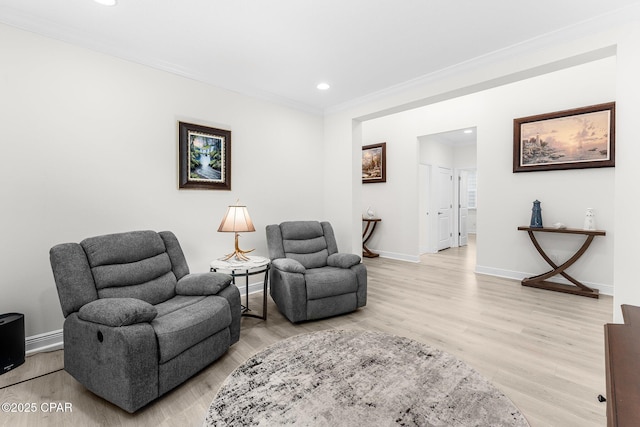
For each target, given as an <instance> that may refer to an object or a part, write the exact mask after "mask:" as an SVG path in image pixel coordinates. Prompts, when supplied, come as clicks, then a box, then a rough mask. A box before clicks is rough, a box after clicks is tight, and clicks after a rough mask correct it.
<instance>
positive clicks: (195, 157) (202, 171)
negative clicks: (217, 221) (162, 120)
mask: <svg viewBox="0 0 640 427" xmlns="http://www.w3.org/2000/svg"><path fill="white" fill-rule="evenodd" d="M178 135H179V137H178V139H179V143H178V145H179V150H180V170H179V175H180V176H179V179H180V188H197V189H210V190H231V131H230V130H223V129H216V128H212V127H207V126H201V125H195V124H191V123H184V122H178Z"/></svg>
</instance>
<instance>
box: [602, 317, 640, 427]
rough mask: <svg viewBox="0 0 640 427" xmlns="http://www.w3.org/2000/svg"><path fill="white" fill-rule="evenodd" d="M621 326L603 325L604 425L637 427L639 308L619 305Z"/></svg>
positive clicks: (639, 415)
mask: <svg viewBox="0 0 640 427" xmlns="http://www.w3.org/2000/svg"><path fill="white" fill-rule="evenodd" d="M622 316H623V318H624V325H615V324H610V323H609V324H606V325H604V356H605V370H606V376H607V426H609V427H613V426H639V425H640V405H639V404H638V402H640V372H639V371H638V360H640V307H635V306H632V305H622Z"/></svg>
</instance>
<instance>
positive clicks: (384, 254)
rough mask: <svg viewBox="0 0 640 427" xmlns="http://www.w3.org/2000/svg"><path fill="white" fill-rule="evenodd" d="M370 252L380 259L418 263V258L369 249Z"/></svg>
mask: <svg viewBox="0 0 640 427" xmlns="http://www.w3.org/2000/svg"><path fill="white" fill-rule="evenodd" d="M371 252H374V253H377V254H379V255H380V256H381V257H382V258H390V259H397V260H398V261H409V262H420V256H417V255H407V254H399V253H397V252H385V251H379V250H376V249H371Z"/></svg>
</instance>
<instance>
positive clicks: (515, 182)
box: [363, 58, 616, 293]
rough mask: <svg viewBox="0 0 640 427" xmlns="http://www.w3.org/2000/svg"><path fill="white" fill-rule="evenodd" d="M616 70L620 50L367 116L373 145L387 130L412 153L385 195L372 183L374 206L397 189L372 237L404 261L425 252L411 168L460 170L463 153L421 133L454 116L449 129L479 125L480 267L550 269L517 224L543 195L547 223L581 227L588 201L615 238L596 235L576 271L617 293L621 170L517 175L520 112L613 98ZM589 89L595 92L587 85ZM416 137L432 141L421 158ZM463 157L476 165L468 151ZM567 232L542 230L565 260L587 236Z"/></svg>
mask: <svg viewBox="0 0 640 427" xmlns="http://www.w3.org/2000/svg"><path fill="white" fill-rule="evenodd" d="M615 73H616V61H615V58H607V59H603V60H599V61H595V62H591V63H588V64H585V65H581V66H576V67H573V68H569V69H565V70H561V71H557V72H554V73H550V74H546V75H543V76H539V77H535V78H531V79H527V80H523V81H520V82H517V83H512V84H509V85H506V86H501V87H498V88H494V89H489V90H486V91H482V92H478V93H475V94H472V95H467V96H464V97H459V98H455V99H452V100H448V101H443V102H440V103H437V104H433V105H429V106H426V107H422V108H419V109H414V110H411V111H407V112H404V113H398V114H394V115H390V116H386V117H383V118H380V119H374V120H370V121H367V122H365V123H363V143H364V144H369V143H371V141H373V140H375V139H376V138H377V139H380V137H379V136H378V134H383V135H384V137H385V139H386V140H387V157H389V156H391V155H393V156H394V158H402V159H405V163H403V164H402V165H396V167H394V168H393V169H391V168H389V169H388V171H387V181H388V182H390V184H389V185H387V188H384V187H382V186H383V185H385V184H380V186H381V187H376V188H375V189H376V190H377V189H378V188H379V191H378V192H377V194H373V193H372V191H369V188H373V185H368V186H365V188H364V189H363V200H366V202H365V204H373V203H374V200H375V198H376V197H378V200H379V203H380V204H381V203H382V202H383V201H385V200H388V199H389V198H391V197H394V196H395V199H394V202H393V203H391V204H386V203H385V204H384V205H383V206H384V214H383V212H381V213H380V215H381V217H383V218H385V220H386V221H385V222H386V227H385V228H384V229H381V230H380V234H379V235H378V236H377V239H378V240H377V241H376V242H375V243H376V245H374V244H373V242H372V244H371V247H372V248H375V249H377V250H378V251H380V252H381V253H383V254H388V253H389V252H391V253H397V254H402V256H401V257H400V258H404V259H409V258H411V257H416V256H417V255H418V247H417V238H416V234H417V230H418V222H419V219H418V218H417V216H416V213H415V212H417V209H416V210H414V206H415V199H416V198H418V197H419V192H418V191H419V190H418V184H417V180H416V181H412V180H411V179H412V178H411V175H412V174H411V173H409V172H408V171H411V170H413V169H415V168H416V167H417V164H418V162H421V163H431V164H433V165H434V166H440V167H449V168H452V169H453V168H454V166H455V164H454V159H455V157H456V156H455V155H454V149H453V148H452V147H450V146H446V145H444V144H440V143H438V142H437V141H435V142H434V141H433V140H434V138H435V137H432V136H427V137H422V138H418V136H419V135H424V134H429V135H430V134H433V133H436V132H439V131H440V130H441V129H442V127H443V126H444V125H445V124H448V125H449V129H459V128H462V127H465V126H464V125H465V124H469V123H473V124H475V126H477V144H478V146H477V167H478V175H479V176H481V177H482V179H481V180H480V183H479V186H478V193H479V209H478V222H479V225H478V233H479V234H478V257H477V262H478V265H477V270H478V271H481V272H486V273H490V274H497V275H504V276H508V277H516V278H522V277H526V276H531V275H533V274H537V273H541V272H544V271H546V270H548V266H547V265H546V263H545V262H544V260H542V258H541V257H540V256H539V255H538V254H537V252H536V251H535V249H534V247H533V246H532V245H531V244H530V243H529V239H528V236H527V234H526V233H524V232H520V231H517V227H518V226H519V225H528V223H529V220H530V214H531V202H532V201H533V200H535V199H539V200H541V201H542V202H543V204H542V207H543V220H544V221H545V223H546V224H548V225H551V224H552V223H554V222H563V223H565V224H567V226H569V227H578V228H580V227H582V223H583V220H584V211H585V209H586V208H587V207H593V208H594V209H595V210H596V212H597V223H598V227H599V228H603V229H605V230H607V231H608V236H607V237H606V238H601V239H597V240H595V241H594V243H593V245H592V247H591V248H590V250H589V251H588V252H587V253H586V254H585V256H584V257H583V258H581V259H580V260H579V261H578V263H576V264H575V267H574V269H575V270H572V271H576V274H575V276H576V278H578V279H579V280H584V281H585V282H590V283H592V284H594V285H597V286H598V287H599V288H600V289H602V290H604V291H608V292H609V293H611V292H612V284H613V238H614V227H613V192H612V191H611V189H612V188H613V186H614V174H615V169H613V168H608V169H586V170H579V171H575V170H574V171H553V172H536V173H520V174H514V173H513V172H512V155H513V149H512V147H513V119H514V118H517V117H524V116H529V115H534V114H541V113H545V112H552V111H559V110H564V109H568V108H576V107H580V106H585V105H592V104H597V103H602V102H609V101H612V100H614V99H615V96H616V92H615ZM585 87H588V88H589V90H588V91H585V89H584V88H585ZM558 93H562V97H558V96H557V94H558ZM488 105H491V108H487V106H488ZM416 140H417V141H418V145H421V146H422V147H423V149H422V150H421V155H420V158H419V159H416V157H415V156H414V154H415V150H416ZM468 157H469V158H467V159H466V161H470V158H471V156H468ZM460 164H461V165H467V163H465V161H464V159H463V163H460ZM469 165H470V164H469ZM395 171H402V173H400V174H399V175H401V176H395V175H396V174H397V173H396V172H395ZM390 176H392V178H393V179H392V180H390ZM408 213H412V214H413V215H409V214H408ZM418 215H419V214H418ZM454 231H455V230H454ZM566 237H567V236H556V235H553V236H543V237H542V238H541V240H543V241H544V242H545V243H546V244H547V245H548V247H549V248H553V252H554V254H556V255H557V256H558V257H559V258H561V259H563V260H566V259H568V258H570V257H571V255H573V253H574V252H575V249H574V248H576V247H579V244H581V243H582V241H581V240H573V239H567V238H566ZM567 240H568V241H567ZM576 245H577V246H576ZM387 248H390V249H387Z"/></svg>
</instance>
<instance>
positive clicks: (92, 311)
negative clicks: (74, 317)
mask: <svg viewBox="0 0 640 427" xmlns="http://www.w3.org/2000/svg"><path fill="white" fill-rule="evenodd" d="M157 315H158V310H156V308H155V307H154V306H152V305H151V304H149V303H148V302H146V301H142V300H139V299H135V298H102V299H97V300H95V301H91V302H90V303H87V304H85V305H83V306H82V307H81V308H80V310H79V311H78V317H79V318H80V319H82V320H84V321H86V322H92V323H99V324H101V325H106V326H113V327H120V326H128V325H133V324H136V323H148V322H151V321H152V320H153V319H155V318H156V316H157Z"/></svg>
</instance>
